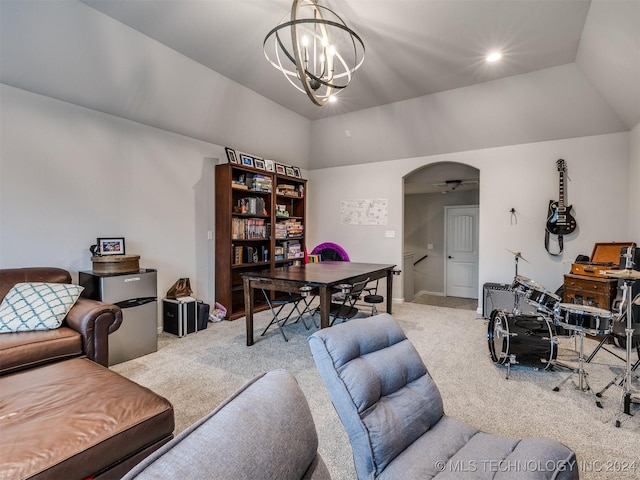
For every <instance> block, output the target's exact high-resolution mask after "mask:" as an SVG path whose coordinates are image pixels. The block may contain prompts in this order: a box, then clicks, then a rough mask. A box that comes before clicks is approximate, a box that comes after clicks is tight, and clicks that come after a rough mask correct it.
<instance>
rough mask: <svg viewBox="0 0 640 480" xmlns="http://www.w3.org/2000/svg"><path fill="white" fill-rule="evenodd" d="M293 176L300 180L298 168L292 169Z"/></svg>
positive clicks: (300, 175) (300, 173)
mask: <svg viewBox="0 0 640 480" xmlns="http://www.w3.org/2000/svg"><path fill="white" fill-rule="evenodd" d="M293 176H294V177H296V178H302V172H301V171H300V169H299V168H298V167H293Z"/></svg>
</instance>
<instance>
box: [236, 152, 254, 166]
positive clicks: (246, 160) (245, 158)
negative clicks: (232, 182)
mask: <svg viewBox="0 0 640 480" xmlns="http://www.w3.org/2000/svg"><path fill="white" fill-rule="evenodd" d="M238 156H239V157H240V162H241V164H242V165H244V166H245V167H253V157H252V156H251V155H247V154H246V153H240V154H239V155H238Z"/></svg>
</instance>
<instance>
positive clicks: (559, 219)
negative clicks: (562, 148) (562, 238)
mask: <svg viewBox="0 0 640 480" xmlns="http://www.w3.org/2000/svg"><path fill="white" fill-rule="evenodd" d="M556 165H557V166H558V172H559V174H560V194H559V196H558V201H557V202H555V201H553V200H550V201H549V213H548V215H547V227H546V229H547V232H549V233H551V234H552V235H568V234H570V233H571V232H573V231H574V230H575V229H576V226H577V224H576V219H575V218H573V216H572V215H571V213H570V212H571V209H572V208H573V207H572V206H571V205H569V206H566V205H565V203H564V174H565V172H566V171H567V166H566V164H565V161H564V160H562V159H560V160H558V161H557V162H556Z"/></svg>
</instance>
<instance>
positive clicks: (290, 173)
mask: <svg viewBox="0 0 640 480" xmlns="http://www.w3.org/2000/svg"><path fill="white" fill-rule="evenodd" d="M285 171H286V172H287V176H289V177H295V174H294V173H293V167H289V166H287V167H286V168H285Z"/></svg>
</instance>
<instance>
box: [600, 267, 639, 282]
mask: <svg viewBox="0 0 640 480" xmlns="http://www.w3.org/2000/svg"><path fill="white" fill-rule="evenodd" d="M604 274H605V275H606V276H607V277H611V278H621V279H623V280H640V271H638V270H631V269H630V268H627V269H625V270H605V271H604Z"/></svg>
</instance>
